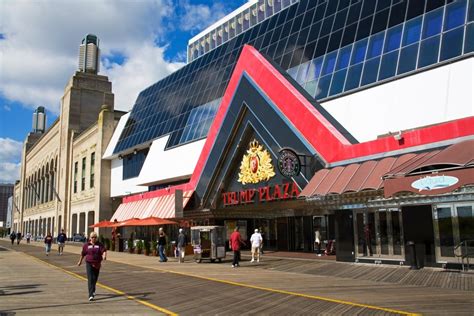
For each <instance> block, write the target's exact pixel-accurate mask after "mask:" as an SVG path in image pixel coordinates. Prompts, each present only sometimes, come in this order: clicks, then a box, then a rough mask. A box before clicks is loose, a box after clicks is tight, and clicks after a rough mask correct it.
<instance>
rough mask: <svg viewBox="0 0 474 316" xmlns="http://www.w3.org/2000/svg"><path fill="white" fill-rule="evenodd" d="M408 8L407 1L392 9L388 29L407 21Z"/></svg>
mask: <svg viewBox="0 0 474 316" xmlns="http://www.w3.org/2000/svg"><path fill="white" fill-rule="evenodd" d="M406 8H407V2H406V1H403V2H401V3H398V4H396V5H394V6H392V8H391V9H390V19H389V21H388V27H392V26H395V25H398V24H400V23H402V22H403V21H405V14H406Z"/></svg>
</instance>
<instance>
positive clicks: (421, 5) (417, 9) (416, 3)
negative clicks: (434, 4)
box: [406, 0, 426, 20]
mask: <svg viewBox="0 0 474 316" xmlns="http://www.w3.org/2000/svg"><path fill="white" fill-rule="evenodd" d="M425 2H426V0H409V3H408V9H407V17H406V19H407V20H410V19H411V18H414V17H415V16H419V15H420V14H423V11H424V9H425Z"/></svg>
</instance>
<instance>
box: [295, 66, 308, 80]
mask: <svg viewBox="0 0 474 316" xmlns="http://www.w3.org/2000/svg"><path fill="white" fill-rule="evenodd" d="M309 64H310V62H306V63H303V64H301V65H300V66H299V70H298V75H297V76H296V81H297V82H298V83H299V84H302V83H304V82H305V81H306V76H307V75H308V70H309Z"/></svg>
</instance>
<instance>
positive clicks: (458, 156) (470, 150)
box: [384, 139, 474, 178]
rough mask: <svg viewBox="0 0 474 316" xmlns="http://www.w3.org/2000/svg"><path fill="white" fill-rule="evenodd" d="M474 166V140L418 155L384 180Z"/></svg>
mask: <svg viewBox="0 0 474 316" xmlns="http://www.w3.org/2000/svg"><path fill="white" fill-rule="evenodd" d="M473 165H474V139H473V140H466V141H463V142H460V143H457V144H454V145H451V146H449V147H447V148H445V149H443V150H434V151H430V152H425V153H420V154H417V155H416V156H414V157H413V158H412V159H410V160H409V161H407V162H405V163H404V164H402V165H400V166H399V167H397V168H393V169H392V170H390V172H388V173H387V174H386V175H384V178H393V177H400V176H405V175H409V174H411V173H416V172H424V171H427V172H429V171H434V170H441V169H448V168H465V167H468V166H473Z"/></svg>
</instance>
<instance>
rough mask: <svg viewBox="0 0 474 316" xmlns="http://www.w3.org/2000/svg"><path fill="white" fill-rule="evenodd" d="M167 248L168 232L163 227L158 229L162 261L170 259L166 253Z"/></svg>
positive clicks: (159, 252)
mask: <svg viewBox="0 0 474 316" xmlns="http://www.w3.org/2000/svg"><path fill="white" fill-rule="evenodd" d="M165 250H166V234H165V232H164V231H163V227H160V229H159V230H158V254H159V255H160V262H166V261H168V258H167V257H166V254H165Z"/></svg>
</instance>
